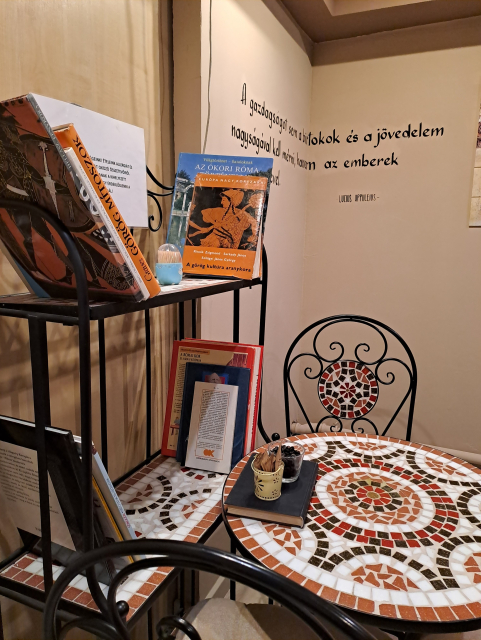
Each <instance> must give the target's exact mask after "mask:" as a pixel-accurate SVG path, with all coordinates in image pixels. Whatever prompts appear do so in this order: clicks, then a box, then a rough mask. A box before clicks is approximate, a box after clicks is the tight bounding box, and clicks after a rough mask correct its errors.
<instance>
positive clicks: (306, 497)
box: [224, 454, 318, 527]
mask: <svg viewBox="0 0 481 640" xmlns="http://www.w3.org/2000/svg"><path fill="white" fill-rule="evenodd" d="M254 458H255V454H253V455H252V456H251V457H250V459H249V460H248V462H247V464H246V465H245V466H244V468H243V469H242V471H241V474H240V476H239V477H238V478H237V481H236V483H235V485H234V486H233V487H232V489H231V491H230V493H229V495H228V496H227V499H226V501H225V502H224V507H225V510H226V512H227V513H228V514H229V515H233V516H239V517H241V518H254V519H256V520H264V521H265V522H276V523H277V524H287V525H291V526H294V527H303V526H304V523H305V520H306V515H307V511H308V509H309V504H310V502H311V498H312V492H313V490H314V485H315V483H316V477H317V469H318V467H317V462H314V461H313V460H304V461H303V463H302V466H301V471H300V473H299V478H298V479H297V480H296V481H295V482H292V483H284V484H283V485H282V491H281V496H280V498H278V499H277V500H272V501H269V500H261V499H260V498H257V497H256V495H255V494H254V472H253V470H252V461H253V460H254Z"/></svg>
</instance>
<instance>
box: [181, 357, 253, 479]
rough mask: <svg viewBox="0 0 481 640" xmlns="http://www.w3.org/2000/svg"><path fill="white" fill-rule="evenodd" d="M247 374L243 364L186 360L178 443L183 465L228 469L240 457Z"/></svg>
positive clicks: (222, 470)
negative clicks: (220, 363) (227, 364)
mask: <svg viewBox="0 0 481 640" xmlns="http://www.w3.org/2000/svg"><path fill="white" fill-rule="evenodd" d="M250 378H251V371H250V369H247V368H245V367H230V366H227V367H224V366H222V365H211V364H203V363H199V362H187V364H186V367H185V381H184V393H183V400H182V414H181V418H180V428H179V439H178V444H177V460H178V461H179V462H180V463H181V464H182V465H185V464H187V466H192V467H194V468H196V467H197V468H199V469H205V470H206V471H218V472H219V473H228V472H229V471H230V469H231V468H232V467H233V466H234V465H235V464H237V462H239V460H240V459H241V458H242V457H243V455H244V440H245V437H246V419H247V407H248V401H249V384H250ZM209 385H210V386H209ZM234 396H235V397H234ZM226 398H229V402H227V400H226ZM232 405H233V406H232ZM228 409H229V411H228ZM227 417H229V418H230V420H229V421H227ZM199 443H203V444H202V446H201V444H199ZM206 462H207V463H211V464H205V463H206Z"/></svg>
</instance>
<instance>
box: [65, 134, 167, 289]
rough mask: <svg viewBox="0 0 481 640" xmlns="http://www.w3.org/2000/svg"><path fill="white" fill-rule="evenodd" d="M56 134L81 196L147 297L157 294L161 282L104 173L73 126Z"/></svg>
mask: <svg viewBox="0 0 481 640" xmlns="http://www.w3.org/2000/svg"><path fill="white" fill-rule="evenodd" d="M54 133H55V135H56V136H57V138H58V140H59V142H60V144H61V145H62V148H63V150H64V151H65V154H66V156H67V158H68V159H69V161H70V164H71V165H72V169H73V170H74V171H75V173H76V174H77V177H78V178H79V180H80V182H81V184H82V186H83V188H84V191H83V192H81V197H82V194H84V193H86V194H87V195H88V199H89V202H90V203H91V211H92V214H93V215H96V216H100V218H101V220H102V222H103V224H104V225H105V227H106V229H107V230H108V232H109V234H110V238H111V239H112V240H113V242H114V244H115V247H116V249H117V250H118V251H119V252H120V253H121V254H122V258H123V259H124V261H125V264H126V265H127V267H128V268H129V270H130V272H131V273H132V275H133V276H134V278H135V281H136V282H137V284H138V286H139V288H140V290H141V291H142V294H143V296H144V299H146V298H149V297H152V296H156V295H157V294H158V293H159V291H160V287H159V283H158V282H157V280H156V279H155V276H154V274H153V273H152V271H151V270H150V268H149V265H148V264H147V261H146V260H145V258H144V256H143V255H142V253H141V251H140V249H139V247H138V245H137V243H136V242H135V239H134V237H133V235H132V233H131V232H130V229H129V228H128V226H127V225H126V224H125V222H124V219H123V217H122V214H121V213H120V211H119V209H118V208H117V207H116V206H115V202H114V200H113V198H112V196H111V194H110V193H109V190H108V188H107V187H106V185H105V183H104V181H103V179H102V176H101V175H100V173H99V172H98V170H97V168H96V166H95V164H94V163H93V161H92V158H91V157H90V156H89V154H88V151H87V149H86V148H85V146H84V144H83V143H82V140H81V139H80V137H79V135H78V133H77V131H76V129H75V127H74V125H73V124H69V125H68V126H66V127H58V128H55V129H54Z"/></svg>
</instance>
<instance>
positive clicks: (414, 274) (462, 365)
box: [303, 18, 481, 452]
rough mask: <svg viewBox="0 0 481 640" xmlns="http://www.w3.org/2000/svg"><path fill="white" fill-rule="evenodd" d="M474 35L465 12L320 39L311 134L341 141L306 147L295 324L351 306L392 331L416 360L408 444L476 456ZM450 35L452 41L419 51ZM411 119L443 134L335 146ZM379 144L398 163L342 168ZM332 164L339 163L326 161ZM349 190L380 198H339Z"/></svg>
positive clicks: (479, 376) (479, 257) (480, 381)
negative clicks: (445, 20) (352, 135)
mask: <svg viewBox="0 0 481 640" xmlns="http://www.w3.org/2000/svg"><path fill="white" fill-rule="evenodd" d="M476 33H477V34H478V36H477V37H478V42H479V45H481V42H480V41H479V34H480V33H481V21H480V20H479V19H478V18H473V19H469V20H464V21H457V22H455V23H451V24H445V25H436V26H434V27H424V28H420V29H412V30H406V32H405V33H403V32H398V33H397V34H392V35H391V34H380V35H377V36H368V37H364V38H357V39H353V40H351V41H345V42H339V43H335V47H334V48H333V47H332V46H330V45H327V46H324V45H318V46H317V47H316V51H315V60H316V62H317V66H315V67H314V68H313V86H312V106H311V130H312V131H315V132H317V131H319V129H322V130H323V131H324V130H325V131H327V130H332V128H333V127H335V128H336V131H337V132H340V133H341V134H343V136H341V144H339V145H336V146H335V148H334V149H332V148H331V147H327V146H324V147H322V148H321V147H319V146H317V147H311V149H312V158H313V159H314V160H315V161H316V165H317V167H318V169H317V170H316V172H315V173H313V174H311V175H310V176H309V193H308V206H307V226H306V246H305V257H304V268H303V272H304V302H303V324H307V323H308V322H312V321H314V320H316V319H318V318H321V317H323V316H328V315H331V314H337V313H358V314H363V315H367V316H371V317H374V318H377V319H379V320H382V321H383V322H385V323H387V324H388V325H391V326H392V327H393V328H394V329H395V330H397V331H398V332H399V333H400V334H401V335H402V336H403V337H404V338H405V340H406V341H407V342H408V344H409V345H410V346H411V348H412V350H413V352H414V355H415V358H416V361H417V365H418V373H419V387H418V398H417V403H416V410H415V414H414V430H413V439H414V440H417V441H421V442H426V443H431V444H437V445H440V446H445V447H450V448H452V449H458V450H466V451H474V452H476V451H478V452H479V450H480V447H481V435H480V429H479V425H480V417H479V402H478V397H479V389H480V385H481V366H480V357H481V333H480V331H479V317H480V314H481V296H480V286H479V283H480V273H481V234H480V233H479V230H478V229H470V228H468V217H469V199H470V194H471V180H472V167H473V161H474V145H475V131H476V122H477V114H478V113H479V90H480V85H481V46H468V45H472V44H473V37H475V34H476ZM453 39H454V40H456V41H457V42H458V48H448V49H446V50H440V51H436V50H433V51H429V50H428V49H429V48H430V46H431V44H430V43H432V42H443V41H444V42H445V43H446V42H449V41H450V40H451V41H452V40H453ZM396 43H398V44H399V46H398V47H396ZM406 44H408V45H409V47H410V48H411V51H418V52H419V53H409V52H407V51H406V46H405V45H406ZM396 49H397V51H396ZM423 51H424V52H423ZM336 52H337V53H338V54H339V55H337V60H336ZM421 121H422V122H423V123H425V125H426V126H430V127H433V126H434V127H436V126H443V127H444V136H443V137H442V138H441V137H438V138H435V137H434V138H431V137H430V138H425V139H422V140H418V139H409V140H406V139H400V140H393V141H386V142H383V143H382V144H381V145H380V147H379V148H378V149H373V145H372V144H369V143H367V142H366V143H364V142H359V143H357V144H356V145H354V144H351V145H349V144H347V143H346V142H345V137H346V136H347V135H348V134H349V132H350V131H351V129H353V128H354V130H355V132H357V133H359V134H361V133H362V134H364V133H366V132H368V131H373V132H375V133H376V132H377V128H378V127H380V128H382V127H387V128H388V129H390V130H397V129H399V128H402V129H405V128H406V126H407V124H408V123H413V124H418V123H419V122H421ZM343 138H344V140H343ZM384 149H385V150H386V154H387V153H388V151H389V155H390V152H392V151H394V152H395V155H396V156H397V157H398V162H399V166H398V167H382V168H381V167H380V168H353V169H344V168H343V167H342V163H343V161H344V160H345V159H350V158H356V157H359V156H360V155H361V154H362V153H363V152H364V153H365V154H366V156H369V157H370V158H372V157H377V156H382V155H383V153H382V151H383V150H384ZM334 159H337V160H338V164H339V165H340V166H341V167H342V168H340V169H338V170H332V169H331V170H326V169H324V168H323V165H324V163H325V162H326V161H327V160H334ZM350 193H351V194H353V198H354V194H356V193H375V194H377V195H378V196H379V200H377V201H376V202H373V203H367V202H361V203H354V202H353V203H351V204H341V203H339V201H338V199H339V195H341V194H350Z"/></svg>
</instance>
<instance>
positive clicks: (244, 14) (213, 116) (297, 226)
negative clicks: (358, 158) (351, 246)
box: [202, 0, 311, 434]
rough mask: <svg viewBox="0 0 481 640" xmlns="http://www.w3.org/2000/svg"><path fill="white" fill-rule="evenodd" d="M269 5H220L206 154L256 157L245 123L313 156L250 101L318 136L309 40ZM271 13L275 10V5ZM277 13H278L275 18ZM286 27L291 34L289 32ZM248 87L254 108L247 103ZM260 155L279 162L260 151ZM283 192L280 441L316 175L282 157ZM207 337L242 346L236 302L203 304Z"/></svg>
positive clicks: (275, 343) (272, 245)
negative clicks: (235, 131)
mask: <svg viewBox="0 0 481 640" xmlns="http://www.w3.org/2000/svg"><path fill="white" fill-rule="evenodd" d="M271 4H272V3H264V2H262V1H261V0H256V1H253V0H223V1H222V2H213V4H212V6H213V11H212V79H211V86H210V107H211V112H210V124H209V130H208V136H207V144H206V151H207V152H210V153H221V154H225V155H240V156H249V155H252V156H255V155H256V153H255V152H256V150H255V149H253V148H250V147H249V148H247V149H242V148H241V146H240V142H239V140H237V139H235V138H233V137H232V134H231V127H232V125H235V126H236V127H240V128H241V129H243V130H246V131H248V132H250V133H254V131H255V134H256V135H258V136H259V137H261V136H262V135H263V136H264V139H269V137H273V138H275V140H276V145H277V143H278V141H279V140H280V141H281V149H282V151H286V152H287V151H288V150H289V151H290V153H291V154H292V155H293V156H294V157H296V153H298V154H299V156H300V157H301V158H305V157H306V155H307V153H308V149H307V147H306V146H305V145H304V144H302V142H301V141H299V140H298V139H296V138H294V137H293V136H291V135H289V133H288V131H283V132H282V134H280V135H279V132H278V130H277V129H276V127H275V126H273V127H272V129H271V128H269V123H268V121H266V120H265V118H261V117H259V116H258V115H256V114H254V116H252V117H251V116H250V107H249V103H250V100H251V99H252V100H254V101H256V102H260V103H261V104H262V103H263V102H264V101H265V104H266V107H268V108H269V109H271V110H272V111H274V112H275V113H278V114H279V116H281V117H282V118H287V121H288V127H289V126H293V127H295V128H296V129H297V131H299V130H301V131H302V129H304V130H307V129H308V123H309V107H310V87H311V65H310V61H309V52H308V51H306V49H305V47H304V45H303V41H302V37H301V36H302V34H299V33H298V32H296V29H295V27H294V26H293V25H292V23H290V24H289V23H288V22H287V21H286V16H282V15H281V16H280V18H281V20H282V21H283V24H281V22H280V20H278V18H277V17H276V16H275V15H274V13H272V11H271V9H270V8H269V6H271ZM268 5H269V6H268ZM275 9H276V7H275V6H274V7H273V10H275ZM283 25H285V26H286V27H287V28H288V29H289V30H287V29H286V28H285V26H283ZM208 32H209V2H208V1H205V0H204V2H203V3H202V54H203V56H202V96H203V102H202V121H203V124H204V127H203V129H202V131H203V132H204V131H205V122H206V117H207V86H208V84H207V83H208V60H209V58H208V55H209V47H208ZM243 83H246V88H247V105H243V104H242V103H241V97H242V86H243ZM259 155H264V156H266V155H269V154H266V152H263V151H262V150H261V151H260V153H259ZM279 171H280V185H279V186H278V185H275V184H273V185H272V186H271V191H270V200H269V211H268V216H267V223H266V234H265V246H266V250H267V253H268V256H269V290H268V296H267V325H266V344H265V354H264V356H265V361H264V384H263V403H262V414H263V421H264V426H265V428H266V430H267V432H268V433H269V434H270V433H272V432H274V431H281V432H282V430H283V425H284V409H283V404H282V399H281V395H282V365H283V360H284V356H285V353H286V351H287V348H288V345H289V344H290V342H291V341H292V339H293V338H294V336H295V335H296V334H297V331H298V328H299V323H300V313H301V300H302V260H301V259H300V256H302V253H303V247H304V231H305V212H306V208H305V207H306V193H307V173H308V172H307V171H306V170H304V169H301V168H299V167H298V166H296V167H294V166H292V165H291V164H289V163H288V162H287V161H286V160H283V159H282V157H279V158H277V157H275V158H274V170H273V173H274V175H277V174H278V172H279ZM259 302H260V288H258V289H257V290H256V289H253V290H252V291H243V292H242V293H241V331H240V339H241V342H252V343H257V342H258V339H259V338H258V326H259ZM202 337H204V338H215V339H224V340H231V339H232V294H224V295H223V296H216V297H215V298H214V297H213V298H208V299H205V300H203V301H202Z"/></svg>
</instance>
